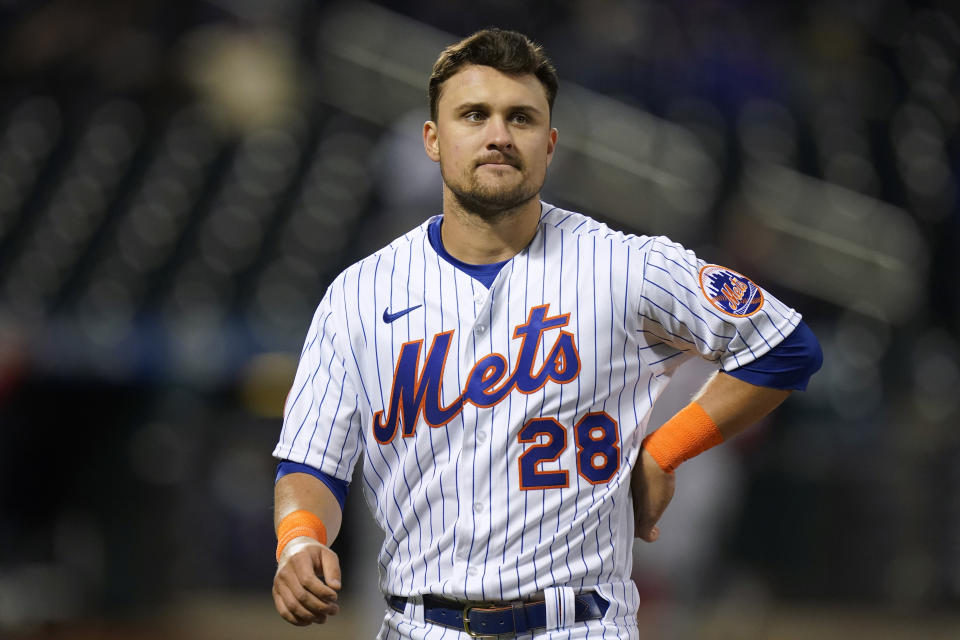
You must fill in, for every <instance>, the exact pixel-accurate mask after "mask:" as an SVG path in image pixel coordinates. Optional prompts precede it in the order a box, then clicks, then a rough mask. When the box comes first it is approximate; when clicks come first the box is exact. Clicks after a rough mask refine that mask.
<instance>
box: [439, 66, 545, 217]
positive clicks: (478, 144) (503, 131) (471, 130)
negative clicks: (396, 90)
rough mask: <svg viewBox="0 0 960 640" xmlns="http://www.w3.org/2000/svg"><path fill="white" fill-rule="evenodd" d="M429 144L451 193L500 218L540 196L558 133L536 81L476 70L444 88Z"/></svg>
mask: <svg viewBox="0 0 960 640" xmlns="http://www.w3.org/2000/svg"><path fill="white" fill-rule="evenodd" d="M423 142H424V147H425V148H426V151H427V155H428V156H430V158H431V159H432V160H433V161H434V162H439V163H440V173H441V175H442V176H443V182H444V185H445V188H447V189H449V190H450V191H451V192H453V194H454V196H456V198H457V199H458V200H459V201H460V203H461V204H463V205H464V206H465V207H466V208H467V209H468V210H470V211H473V212H475V213H479V214H481V215H484V216H485V217H495V216H496V215H497V214H499V213H501V212H504V211H506V210H509V209H513V208H515V207H518V206H520V205H522V204H523V203H525V202H527V201H529V200H530V199H532V198H534V197H536V196H537V194H539V193H540V188H541V187H542V186H543V181H544V179H545V178H546V173H547V166H548V165H549V164H550V161H551V160H552V159H553V150H554V147H555V145H556V143H557V130H556V129H551V128H550V106H549V104H548V103H547V94H546V90H545V89H544V87H543V85H542V84H541V83H540V81H539V80H538V79H537V77H536V76H534V75H533V74H527V75H521V76H514V75H508V74H505V73H502V72H500V71H497V70H496V69H494V68H493V67H486V66H479V65H469V66H466V67H463V68H462V69H461V70H460V71H458V72H457V73H456V74H454V75H453V76H451V77H450V78H449V79H448V80H447V81H446V82H444V84H443V88H442V91H441V93H440V100H439V101H438V103H437V121H436V122H427V123H426V124H425V125H424V129H423Z"/></svg>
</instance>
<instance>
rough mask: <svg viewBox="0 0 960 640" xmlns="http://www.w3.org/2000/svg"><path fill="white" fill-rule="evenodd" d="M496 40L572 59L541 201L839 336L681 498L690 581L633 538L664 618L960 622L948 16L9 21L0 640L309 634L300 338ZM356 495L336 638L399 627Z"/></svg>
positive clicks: (657, 8) (5, 33)
mask: <svg viewBox="0 0 960 640" xmlns="http://www.w3.org/2000/svg"><path fill="white" fill-rule="evenodd" d="M491 25H497V26H503V27H508V28H515V29H519V30H522V31H524V32H526V33H527V34H529V35H530V36H531V37H532V38H534V39H535V40H537V41H538V42H540V43H542V44H543V45H544V46H545V48H546V49H547V51H548V53H549V54H550V56H551V57H552V59H553V60H554V62H555V64H556V66H557V68H558V71H559V75H560V79H561V88H560V93H559V97H558V101H557V106H556V111H555V114H554V115H555V125H556V126H557V127H558V128H559V130H560V145H559V147H558V151H557V157H556V161H555V163H554V165H553V167H552V168H551V173H550V176H549V177H548V181H547V185H546V188H545V190H544V198H545V199H546V200H548V201H550V202H552V203H554V204H557V205H560V206H564V207H567V208H571V209H575V210H579V211H583V212H584V213H588V214H591V215H594V216H596V217H598V218H601V219H605V220H608V221H609V222H610V223H611V224H612V225H614V226H616V227H618V228H621V229H625V230H628V231H632V232H636V233H649V234H661V233H664V234H667V235H669V236H670V237H671V238H673V239H674V240H677V241H679V242H682V243H684V244H685V245H686V246H688V247H689V248H692V249H694V250H696V251H697V252H698V253H699V254H700V255H701V256H702V257H704V258H706V259H707V260H709V261H714V262H719V263H721V264H725V265H727V266H729V267H731V268H734V269H737V270H738V271H741V272H744V273H747V274H749V275H750V276H751V277H753V278H754V279H755V280H757V281H758V282H760V283H762V284H763V285H764V286H766V287H767V288H768V289H771V290H772V291H774V292H775V293H776V294H777V295H778V297H780V298H781V299H783V300H785V301H786V302H787V303H788V304H790V305H792V306H794V307H796V308H797V309H799V310H800V311H801V312H803V314H804V316H805V319H806V321H807V322H808V324H810V325H811V326H812V327H813V329H814V330H815V332H816V333H817V335H818V337H819V339H820V340H821V343H822V346H823V348H824V352H825V359H826V361H825V365H824V368H823V370H822V371H821V372H820V373H819V374H818V375H817V376H816V377H815V378H814V380H813V382H812V384H811V387H810V389H809V390H808V391H807V392H806V393H804V394H802V395H797V396H795V397H793V398H791V399H790V400H789V401H788V402H787V403H786V404H785V405H784V406H783V407H782V408H781V409H780V410H778V411H777V412H776V413H775V414H774V416H772V417H771V418H769V419H768V420H766V421H765V422H764V423H763V424H762V425H759V426H757V427H755V428H754V429H753V430H751V431H750V432H749V433H748V434H745V435H744V436H743V437H742V438H739V439H738V441H737V442H735V443H734V444H732V445H729V446H728V447H725V448H724V449H725V450H726V451H725V452H724V453H722V454H717V456H718V457H717V458H716V460H717V461H718V462H716V463H713V462H704V463H703V464H702V466H701V470H700V472H697V471H694V470H691V471H686V469H687V467H689V468H690V469H694V467H695V466H696V465H697V464H698V463H697V462H693V463H689V464H688V465H687V466H685V468H684V470H682V471H681V473H680V476H679V478H680V483H681V490H683V487H684V483H685V486H687V487H690V488H689V489H688V492H689V493H693V494H696V493H697V492H698V491H701V490H702V491H703V492H705V493H704V494H703V496H704V499H706V497H707V496H709V497H710V499H709V500H708V501H707V502H708V503H709V505H710V506H709V508H708V509H707V512H709V513H710V514H714V515H715V517H712V518H711V519H709V520H708V521H703V522H702V521H700V520H697V518H696V517H694V516H690V517H689V519H686V520H685V519H684V518H686V517H687V516H685V515H684V514H687V513H701V512H702V510H699V511H698V509H697V508H696V507H691V508H690V511H689V512H687V511H684V508H683V507H682V506H681V505H679V504H678V506H677V508H676V511H677V515H676V516H675V517H677V518H678V520H677V523H676V525H675V531H677V532H678V534H679V533H680V532H685V534H684V535H686V536H687V537H688V538H690V541H689V544H690V545H691V546H690V547H684V546H683V545H680V544H679V543H678V545H679V546H678V547H677V548H678V549H679V551H677V552H676V553H677V555H675V556H673V555H671V554H670V544H671V543H669V542H664V544H663V547H662V548H663V549H664V554H663V555H664V557H668V558H673V557H676V558H681V557H682V560H681V559H678V560H677V561H676V562H675V563H673V564H671V563H669V562H667V563H661V564H659V565H658V564H657V561H656V558H647V557H646V556H651V555H652V556H656V555H657V554H656V553H651V551H650V549H653V547H638V560H637V570H636V572H635V573H636V577H637V581H638V584H639V585H640V588H641V592H642V593H643V595H644V599H645V600H644V602H645V605H644V609H643V610H642V612H641V616H642V618H643V621H644V624H645V625H646V626H645V628H646V629H648V630H651V631H654V632H656V634H659V635H658V637H774V636H777V637H793V636H791V635H790V633H798V634H801V635H797V637H847V635H850V634H853V633H861V632H869V633H872V634H873V635H874V637H907V636H906V634H908V633H910V634H912V637H918V636H919V637H941V636H940V635H937V634H943V635H942V637H948V636H950V635H951V634H952V633H953V632H954V631H956V630H958V629H960V626H957V625H958V620H960V619H958V618H957V617H955V615H954V612H955V611H956V610H957V606H958V604H960V499H958V497H957V496H958V495H960V465H958V462H960V438H958V426H960V420H958V417H960V411H958V407H960V348H958V342H957V332H958V328H960V309H958V302H957V301H958V294H960V285H958V278H960V263H958V261H960V257H958V249H960V215H958V214H960V205H958V176H960V136H958V122H960V106H958V105H960V102H958V97H960V95H958V86H960V85H958V79H960V75H958V61H960V26H958V11H957V9H956V5H955V4H954V3H951V2H947V1H946V0H943V1H942V2H904V1H900V0H888V1H878V2H866V1H857V2H846V3H836V2H808V3H802V4H801V3H785V4H781V3H766V2H751V1H735V0H728V1H722V0H712V1H711V0H688V1H685V2H652V1H642V2H641V1H637V2H624V1H614V0H607V1H600V2H586V1H584V0H567V1H561V2H536V1H530V2H497V1H493V0H485V1H480V2H471V3H458V2H433V1H422V2H397V3H385V2H384V3H378V4H366V3H346V2H342V3H336V2H331V3H325V2H319V3H318V2H309V1H307V0H282V1H276V2H269V3H267V2H264V3H260V2H255V1H253V0H248V1H245V0H217V1H207V2H161V1H159V0H156V1H150V0H141V1H135V2H131V1H125V2H123V1H119V0H116V1H108V0H99V1H94V0H87V1H74V2H68V1H65V0H60V1H57V0H47V1H39V2H26V1H17V0H5V1H3V2H0V63H2V64H0V636H2V637H7V635H9V636H10V637H112V636H113V635H115V636H116V637H135V636H142V637H154V635H155V636H156V637H234V638H236V637H279V634H281V633H283V632H285V631H289V630H288V629H287V626H286V625H285V623H283V622H282V621H280V620H279V618H275V617H273V614H272V613H270V609H271V608H272V604H271V602H270V597H269V585H270V581H271V578H272V575H273V571H274V561H273V549H274V544H275V539H274V535H273V530H272V521H271V508H272V478H273V473H274V464H275V462H274V461H273V460H272V459H271V457H270V452H271V451H272V448H273V445H274V444H275V441H276V438H277V435H278V433H279V428H280V418H279V413H280V410H281V406H282V402H283V398H284V395H285V393H286V390H287V388H288V386H289V384H290V382H291V380H292V375H293V370H294V367H295V365H296V359H297V356H298V354H299V350H300V347H301V345H302V340H303V336H304V335H305V332H306V328H307V325H308V323H309V319H310V317H311V315H312V311H313V308H314V306H315V305H316V303H317V301H318V300H319V299H320V297H321V296H322V293H323V291H324V288H325V286H326V285H327V283H328V282H329V281H330V280H331V279H332V278H333V277H334V276H335V275H336V274H337V273H338V272H339V271H340V270H341V269H342V268H344V267H345V266H347V265H348V264H350V263H351V262H352V261H354V260H356V259H358V258H359V257H362V256H363V255H365V254H366V253H368V252H369V251H372V250H375V249H377V248H379V247H380V246H382V245H383V244H385V243H386V242H388V241H389V240H391V239H392V238H393V237H395V236H396V235H398V234H400V233H402V232H404V231H405V230H407V229H408V228H410V227H412V226H414V225H416V224H418V223H419V222H420V221H422V220H423V219H425V218H426V217H428V216H429V215H432V214H434V213H437V212H438V211H439V206H440V186H439V184H440V183H439V177H438V175H437V174H438V172H437V170H436V167H435V166H434V165H432V163H430V162H429V161H428V160H427V159H426V158H425V156H424V155H423V152H422V147H421V143H420V141H419V136H420V127H421V125H422V122H423V121H424V120H425V119H427V118H428V113H427V105H426V80H427V77H428V74H429V69H430V65H431V64H432V62H433V60H434V59H435V57H436V55H437V54H438V53H439V51H440V49H441V48H442V47H444V46H446V45H447V44H450V43H451V42H454V41H455V40H456V39H458V38H460V37H462V36H464V35H467V34H469V33H471V32H473V31H474V30H476V29H478V28H481V27H485V26H491ZM693 378H696V375H694V376H693ZM695 382H696V380H695V379H693V380H692V381H691V382H690V386H689V388H688V389H686V391H687V392H690V391H692V390H693V389H695ZM667 415H669V414H667ZM720 456H722V458H721V457H720ZM710 465H713V466H710ZM708 469H709V471H708ZM711 487H712V489H713V493H711V490H710V488H711ZM359 493H360V492H354V494H352V495H351V496H350V503H349V505H348V524H350V523H352V525H351V526H353V527H354V528H353V529H352V530H351V531H358V534H357V535H349V536H347V535H345V536H343V537H342V538H341V539H340V540H338V541H337V543H336V545H337V546H336V547H335V548H336V549H337V550H338V551H339V552H340V553H341V555H342V557H343V558H344V562H345V565H346V566H348V567H351V571H353V573H352V575H354V576H356V577H355V578H354V579H353V580H352V581H351V580H350V579H349V578H348V579H347V581H346V587H345V588H346V592H345V594H344V597H345V598H346V600H345V602H347V603H353V609H352V613H350V612H349V611H348V608H347V607H346V606H345V613H344V615H343V616H342V621H341V622H339V623H338V624H340V625H342V626H340V627H329V628H328V629H330V630H329V631H328V634H332V635H330V636H329V637H366V636H365V635H364V634H369V633H371V632H370V629H371V628H372V629H375V628H376V626H377V621H378V619H379V615H380V612H381V611H382V604H381V602H380V601H379V600H378V596H377V595H376V594H377V589H376V584H375V580H376V577H375V568H374V565H373V562H372V558H373V556H374V554H375V552H376V548H377V547H378V542H377V539H378V532H377V531H375V530H372V527H373V525H372V522H371V521H370V520H369V517H368V516H367V515H366V514H365V506H364V505H363V504H362V500H361V498H360V494H359ZM665 531H666V529H665ZM677 537H678V538H682V537H683V536H681V535H678V536H677ZM658 544H659V543H658ZM684 544H686V543H684ZM354 563H356V567H357V569H355V570H354V569H353V566H354ZM348 575H351V574H348ZM332 624H333V623H331V625H332ZM289 632H290V633H297V632H299V633H300V635H304V634H307V633H312V634H313V635H314V636H316V634H317V633H320V631H319V630H317V629H314V630H313V631H310V630H302V631H301V630H292V631H289ZM898 633H903V634H904V635H903V636H901V635H896V634H898ZM4 634H6V635H4ZM85 634H86V635H85ZM151 634H154V635H151ZM778 634H779V635H778ZM831 634H835V635H831ZM291 637H292V636H291Z"/></svg>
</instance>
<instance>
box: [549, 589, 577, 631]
mask: <svg viewBox="0 0 960 640" xmlns="http://www.w3.org/2000/svg"><path fill="white" fill-rule="evenodd" d="M543 596H544V601H545V604H546V608H547V630H548V631H553V630H555V629H563V628H566V627H569V626H571V625H573V624H575V623H576V615H577V611H576V593H574V591H573V588H572V587H549V588H547V589H544V590H543Z"/></svg>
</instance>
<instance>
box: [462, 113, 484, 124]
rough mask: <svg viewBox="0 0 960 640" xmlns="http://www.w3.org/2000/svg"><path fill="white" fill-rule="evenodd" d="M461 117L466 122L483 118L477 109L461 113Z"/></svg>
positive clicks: (478, 120)
mask: <svg viewBox="0 0 960 640" xmlns="http://www.w3.org/2000/svg"><path fill="white" fill-rule="evenodd" d="M463 119H464V120H466V121H467V122H480V121H481V120H483V114H482V113H480V112H479V111H468V112H467V113H465V114H463Z"/></svg>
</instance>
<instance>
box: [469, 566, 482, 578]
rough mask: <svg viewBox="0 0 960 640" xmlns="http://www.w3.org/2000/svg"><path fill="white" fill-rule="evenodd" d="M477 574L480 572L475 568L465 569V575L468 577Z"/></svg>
mask: <svg viewBox="0 0 960 640" xmlns="http://www.w3.org/2000/svg"><path fill="white" fill-rule="evenodd" d="M478 573H480V570H479V569H477V568H476V567H470V568H469V569H467V575H468V576H475V575H477V574H478Z"/></svg>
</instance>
